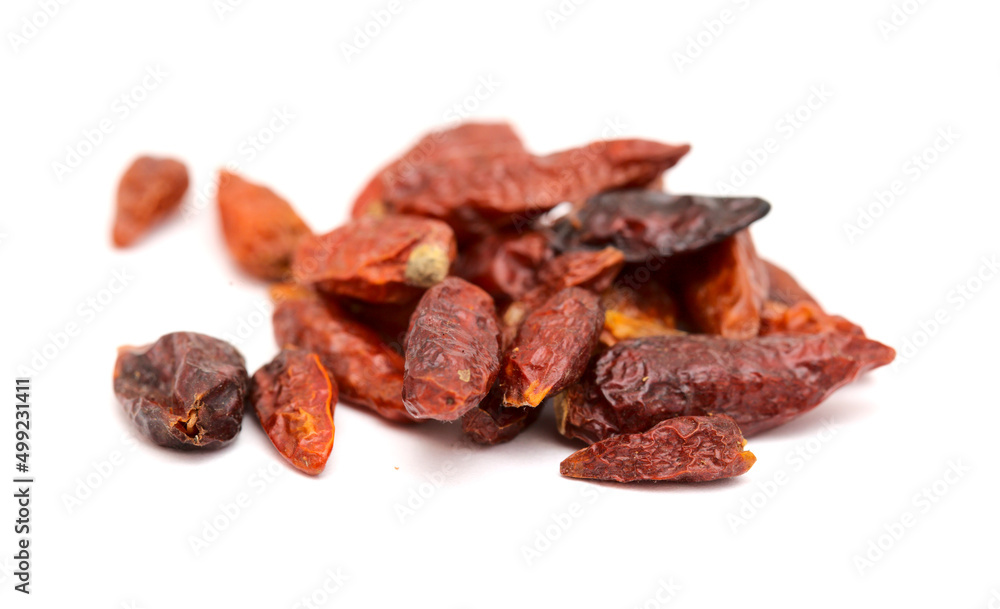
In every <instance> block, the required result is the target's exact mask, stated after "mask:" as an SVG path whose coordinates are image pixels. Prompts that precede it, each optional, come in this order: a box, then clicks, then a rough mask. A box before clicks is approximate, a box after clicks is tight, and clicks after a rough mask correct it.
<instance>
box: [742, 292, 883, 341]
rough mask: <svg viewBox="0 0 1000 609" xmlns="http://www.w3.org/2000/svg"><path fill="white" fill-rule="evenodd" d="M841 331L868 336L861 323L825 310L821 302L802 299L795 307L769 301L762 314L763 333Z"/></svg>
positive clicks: (761, 328) (761, 330)
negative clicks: (859, 324)
mask: <svg viewBox="0 0 1000 609" xmlns="http://www.w3.org/2000/svg"><path fill="white" fill-rule="evenodd" d="M823 332H839V333H842V334H854V335H857V336H862V337H863V336H864V335H865V332H864V330H862V329H861V327H860V326H858V325H857V324H855V323H853V322H851V321H848V320H847V319H844V318H843V317H840V316H839V315H830V314H828V313H826V312H825V311H823V309H822V308H820V306H819V305H818V304H815V303H811V302H807V301H802V302H800V303H798V304H795V305H792V306H790V307H789V306H786V305H783V304H781V303H778V302H775V301H773V300H769V301H767V302H766V303H765V304H764V309H763V310H762V311H761V316H760V335H761V336H768V335H771V334H822V333H823Z"/></svg>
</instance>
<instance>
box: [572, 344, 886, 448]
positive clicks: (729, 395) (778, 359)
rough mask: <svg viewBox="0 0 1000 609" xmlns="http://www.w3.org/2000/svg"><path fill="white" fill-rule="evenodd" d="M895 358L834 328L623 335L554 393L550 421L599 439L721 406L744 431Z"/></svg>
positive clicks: (786, 415)
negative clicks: (737, 334) (742, 334)
mask: <svg viewBox="0 0 1000 609" xmlns="http://www.w3.org/2000/svg"><path fill="white" fill-rule="evenodd" d="M894 356H895V352H894V351H893V350H892V349H891V348H890V347H887V346H885V345H882V344H880V343H877V342H875V341H872V340H868V339H865V338H862V337H857V336H848V335H841V334H818V335H809V334H801V335H774V336H763V337H757V338H753V339H747V340H733V339H727V338H723V337H719V336H704V335H680V336H656V337H650V338H638V339H632V340H626V341H622V342H619V343H618V344H616V345H615V346H614V347H611V348H610V349H608V351H607V352H605V353H604V354H603V355H602V356H600V357H599V358H598V359H597V360H596V362H595V364H594V366H593V368H592V369H590V370H588V372H587V373H586V374H585V375H584V377H583V380H582V381H581V382H579V383H577V384H576V385H574V386H572V387H570V388H569V389H567V390H566V391H565V392H563V393H562V394H560V395H559V396H558V398H557V399H556V400H555V405H556V420H557V422H558V426H559V431H560V433H562V434H563V435H565V436H567V437H570V438H579V439H581V440H583V441H585V442H597V441H600V440H603V439H606V438H609V437H611V436H614V435H618V434H630V433H639V432H642V431H645V430H647V429H649V428H650V427H652V426H653V425H655V424H656V423H658V422H660V421H663V420H665V419H669V418H672V417H677V416H688V415H694V416H700V415H707V414H725V415H728V416H731V417H732V418H733V419H734V420H735V421H736V422H737V423H738V424H739V426H740V429H742V430H743V434H744V435H746V436H751V435H753V434H756V433H760V432H762V431H766V430H768V429H771V428H773V427H777V426H779V425H782V424H784V423H787V422H788V421H790V420H791V419H793V418H795V417H797V416H799V415H801V414H802V413H804V412H807V411H809V410H811V409H812V408H814V407H815V406H817V405H818V404H819V403H820V402H822V401H823V400H824V399H826V398H827V397H828V396H829V395H830V394H831V393H833V392H834V391H835V390H836V389H838V388H840V387H842V386H844V385H846V384H847V383H849V382H851V381H853V380H854V379H855V378H857V377H858V375H859V374H861V373H862V372H865V371H866V370H869V369H872V368H875V367H878V366H883V365H885V364H888V363H889V362H891V361H892V359H893V357H894Z"/></svg>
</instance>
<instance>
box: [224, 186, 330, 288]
mask: <svg viewBox="0 0 1000 609" xmlns="http://www.w3.org/2000/svg"><path fill="white" fill-rule="evenodd" d="M216 198H217V199H218V203H219V218H220V219H221V221H222V234H223V236H224V237H225V239H226V246H227V247H228V248H229V253H230V254H231V255H232V257H233V259H234V260H235V261H236V263H237V264H239V265H240V267H242V268H243V270H244V271H246V272H247V273H250V274H251V275H253V276H254V277H258V278H260V279H267V280H273V281H279V280H283V279H287V278H288V277H289V275H290V274H291V265H292V255H293V254H294V253H295V248H296V247H297V246H298V244H299V242H300V241H301V240H302V239H303V238H304V237H306V236H307V235H310V234H312V233H311V231H310V230H309V227H308V226H307V225H306V223H305V222H304V221H303V220H302V218H300V217H299V215H298V214H297V213H296V212H295V210H294V209H293V208H292V206H291V204H289V203H288V201H286V200H285V199H283V198H281V197H280V196H278V195H277V194H275V193H274V192H273V191H272V190H271V189H269V188H266V187H264V186H260V185H258V184H252V183H250V182H248V181H246V180H244V179H243V178H242V177H240V176H238V175H236V174H234V173H230V172H228V171H221V172H219V189H218V194H217V195H216Z"/></svg>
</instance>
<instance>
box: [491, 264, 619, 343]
mask: <svg viewBox="0 0 1000 609" xmlns="http://www.w3.org/2000/svg"><path fill="white" fill-rule="evenodd" d="M623 264H624V260H623V259H622V255H621V252H619V251H618V250H616V249H614V248H613V247H609V248H605V249H603V250H599V251H579V252H568V253H565V254H562V255H559V256H556V257H555V258H553V259H552V260H550V261H549V262H548V263H547V264H546V265H545V266H544V267H542V269H541V270H540V271H539V273H538V277H539V285H537V286H536V287H535V288H534V289H532V290H530V291H529V292H527V293H526V294H524V295H523V296H522V297H521V298H519V299H517V300H515V301H514V302H512V303H510V305H508V306H507V308H506V309H505V310H504V313H503V326H504V327H503V344H504V347H505V349H506V348H508V347H509V346H510V345H511V343H512V341H513V339H514V337H515V336H516V335H517V331H518V329H519V328H520V327H521V324H522V323H524V320H525V319H526V318H527V316H528V315H529V314H530V313H531V312H532V311H534V310H536V309H538V308H539V307H541V306H542V305H543V304H545V302H546V301H548V300H549V299H550V298H552V296H553V295H555V294H556V293H557V292H559V291H560V290H563V289H565V288H572V287H579V288H583V289H587V290H591V291H593V292H595V293H600V292H603V291H604V290H606V289H607V288H608V287H610V286H611V284H612V283H613V282H614V280H615V277H616V276H617V275H618V272H619V271H621V268H622V265H623Z"/></svg>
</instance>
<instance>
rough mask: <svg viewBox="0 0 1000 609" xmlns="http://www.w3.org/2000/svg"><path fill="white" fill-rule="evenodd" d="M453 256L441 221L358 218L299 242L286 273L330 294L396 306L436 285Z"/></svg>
mask: <svg viewBox="0 0 1000 609" xmlns="http://www.w3.org/2000/svg"><path fill="white" fill-rule="evenodd" d="M455 255H456V245H455V234H454V233H453V232H452V230H451V228H449V227H448V225H447V224H444V223H443V222H438V221H437V220H431V219H428V218H419V217H416V216H398V215H394V216H385V217H382V218H375V217H362V218H358V219H356V220H352V221H350V222H348V223H347V224H345V225H343V226H341V227H340V228H337V229H335V230H333V231H331V232H329V233H327V234H325V235H319V236H316V237H310V238H307V239H305V240H304V241H303V243H302V244H301V245H300V246H299V248H298V250H297V251H296V252H295V258H294V262H293V264H292V270H293V272H294V275H295V280H296V281H297V282H299V283H302V284H312V285H315V286H316V288H317V289H319V290H320V291H322V292H324V293H327V294H330V295H335V296H345V297H350V298H356V299H358V300H363V301H367V302H373V303H387V302H388V303H398V302H406V301H409V300H414V299H415V298H417V297H419V296H420V294H421V293H423V291H424V290H425V289H427V288H429V287H431V286H433V285H435V284H437V283H439V282H440V281H442V280H443V279H444V278H445V276H447V275H448V270H449V268H450V267H451V263H452V261H453V260H455Z"/></svg>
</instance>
